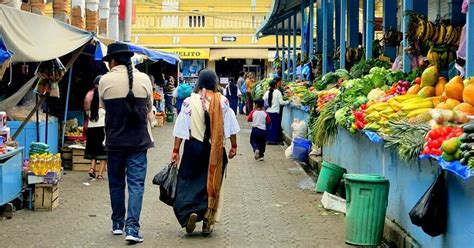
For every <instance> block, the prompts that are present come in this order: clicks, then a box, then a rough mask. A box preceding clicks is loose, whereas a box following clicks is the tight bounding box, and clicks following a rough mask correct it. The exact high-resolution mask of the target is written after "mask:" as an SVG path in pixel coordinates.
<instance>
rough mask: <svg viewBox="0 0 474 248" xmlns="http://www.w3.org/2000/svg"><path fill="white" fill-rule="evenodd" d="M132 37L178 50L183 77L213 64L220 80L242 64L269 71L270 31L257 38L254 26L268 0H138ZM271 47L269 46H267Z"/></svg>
mask: <svg viewBox="0 0 474 248" xmlns="http://www.w3.org/2000/svg"><path fill="white" fill-rule="evenodd" d="M135 4H136V21H135V24H134V25H133V26H132V42H134V43H137V44H140V45H143V46H146V47H149V48H154V49H158V50H163V51H167V52H173V53H177V54H179V55H180V56H181V59H182V60H183V62H182V63H181V68H180V69H181V70H180V71H181V73H182V75H181V76H182V78H183V79H184V80H185V81H193V80H195V79H196V76H197V73H198V71H199V70H200V69H202V68H204V67H207V68H210V69H214V70H216V72H217V74H218V75H219V76H220V78H221V80H222V81H223V82H226V81H227V80H235V79H236V77H237V76H238V73H239V72H240V71H242V70H246V71H253V72H255V73H256V75H257V77H258V78H262V77H265V76H268V74H269V73H271V61H272V59H273V57H274V49H275V37H265V38H263V39H257V38H256V37H255V32H256V29H257V28H258V27H259V25H260V24H261V23H262V22H263V21H264V19H265V17H266V16H267V14H268V12H269V11H270V9H271V5H272V0H242V1H234V0H201V1H196V0H137V1H136V2H135ZM270 49H272V50H273V52H272V50H270Z"/></svg>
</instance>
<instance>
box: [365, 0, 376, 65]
mask: <svg viewBox="0 0 474 248" xmlns="http://www.w3.org/2000/svg"><path fill="white" fill-rule="evenodd" d="M365 10H366V11H367V12H366V13H365V18H366V19H365V27H366V29H365V48H366V49H365V59H371V58H372V43H373V42H374V31H375V30H374V21H375V0H367V1H366V3H365Z"/></svg>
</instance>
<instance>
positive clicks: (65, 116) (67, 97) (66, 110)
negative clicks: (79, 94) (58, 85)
mask: <svg viewBox="0 0 474 248" xmlns="http://www.w3.org/2000/svg"><path fill="white" fill-rule="evenodd" d="M73 68H74V66H71V69H69V77H68V83H67V93H66V107H65V109H64V121H63V125H62V126H63V128H62V130H63V132H62V135H61V146H64V134H65V133H66V121H67V112H68V109H69V96H70V94H71V82H72V70H73Z"/></svg>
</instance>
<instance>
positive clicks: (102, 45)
mask: <svg viewBox="0 0 474 248" xmlns="http://www.w3.org/2000/svg"><path fill="white" fill-rule="evenodd" d="M110 43H113V41H111V40H106V39H102V38H99V40H98V42H97V47H96V51H95V60H102V58H103V57H104V56H105V55H106V54H107V46H106V45H108V44H110ZM122 43H125V44H127V45H128V48H129V49H130V51H132V52H134V53H135V54H138V55H144V57H146V58H148V59H149V60H152V61H160V60H162V61H165V62H166V63H169V64H172V65H175V64H178V63H179V62H180V61H181V60H180V59H179V55H177V54H174V53H167V52H163V51H157V50H153V49H149V48H146V47H142V46H139V45H136V44H131V43H127V42H122ZM134 57H135V58H137V59H141V58H143V56H134Z"/></svg>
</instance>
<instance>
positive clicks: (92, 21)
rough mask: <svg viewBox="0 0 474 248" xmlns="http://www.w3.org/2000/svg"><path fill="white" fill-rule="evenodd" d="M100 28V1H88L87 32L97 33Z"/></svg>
mask: <svg viewBox="0 0 474 248" xmlns="http://www.w3.org/2000/svg"><path fill="white" fill-rule="evenodd" d="M98 27H99V0H86V30H87V31H89V32H94V33H97V29H98Z"/></svg>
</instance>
